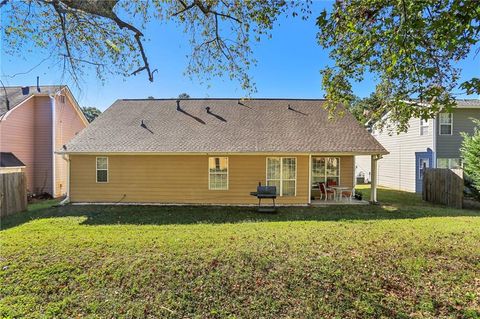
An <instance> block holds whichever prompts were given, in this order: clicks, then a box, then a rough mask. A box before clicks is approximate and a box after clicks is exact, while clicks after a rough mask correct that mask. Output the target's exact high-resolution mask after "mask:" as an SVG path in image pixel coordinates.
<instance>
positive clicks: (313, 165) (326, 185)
mask: <svg viewBox="0 0 480 319" xmlns="http://www.w3.org/2000/svg"><path fill="white" fill-rule="evenodd" d="M362 155H365V154H362ZM381 158H382V156H381V155H379V154H372V155H371V190H372V191H371V192H370V198H361V199H359V198H357V197H356V196H355V187H356V178H355V156H354V155H353V154H352V156H330V155H329V156H326V155H321V154H319V155H316V154H315V155H314V154H312V155H310V158H309V163H310V167H309V172H310V174H309V185H310V188H309V199H310V201H309V204H310V205H314V206H324V205H366V204H369V203H376V202H377V167H378V164H377V163H378V160H379V159H381Z"/></svg>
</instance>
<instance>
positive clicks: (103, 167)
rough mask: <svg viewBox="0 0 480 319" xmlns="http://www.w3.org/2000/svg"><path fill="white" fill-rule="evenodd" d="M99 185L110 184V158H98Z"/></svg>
mask: <svg viewBox="0 0 480 319" xmlns="http://www.w3.org/2000/svg"><path fill="white" fill-rule="evenodd" d="M97 183H108V157H97Z"/></svg>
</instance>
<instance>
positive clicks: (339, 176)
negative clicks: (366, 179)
mask: <svg viewBox="0 0 480 319" xmlns="http://www.w3.org/2000/svg"><path fill="white" fill-rule="evenodd" d="M314 157H315V158H324V159H325V169H324V171H325V172H324V177H325V184H326V183H327V178H328V177H338V185H337V186H340V183H341V179H342V177H341V176H342V171H341V169H342V163H341V160H342V158H341V157H337V156H315V155H312V161H313V158H314ZM327 158H336V159H338V176H327V161H326V160H327ZM354 168H355V166H354ZM354 172H355V170H354ZM310 174H312V179H313V166H312V172H310ZM353 175H354V178H355V174H353ZM312 186H313V185H312V183H310V187H312Z"/></svg>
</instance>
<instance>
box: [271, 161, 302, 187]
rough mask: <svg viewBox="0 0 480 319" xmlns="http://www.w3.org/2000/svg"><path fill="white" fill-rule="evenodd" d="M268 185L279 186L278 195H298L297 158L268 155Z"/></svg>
mask: <svg viewBox="0 0 480 319" xmlns="http://www.w3.org/2000/svg"><path fill="white" fill-rule="evenodd" d="M267 185H268V186H276V187H277V195H280V196H296V193H297V186H296V185H297V159H296V158H295V157H267Z"/></svg>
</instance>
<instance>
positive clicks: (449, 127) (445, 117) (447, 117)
mask: <svg viewBox="0 0 480 319" xmlns="http://www.w3.org/2000/svg"><path fill="white" fill-rule="evenodd" d="M439 122H440V125H439V130H440V132H439V134H440V135H452V132H453V114H452V113H440V115H439Z"/></svg>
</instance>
